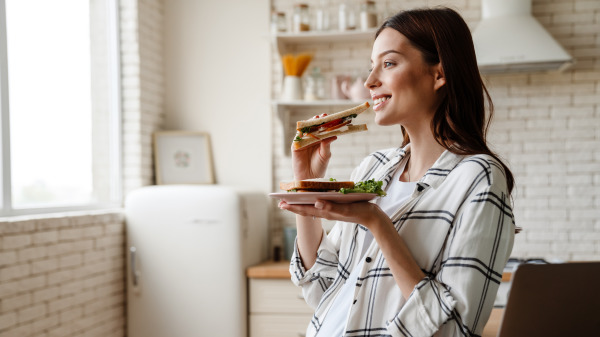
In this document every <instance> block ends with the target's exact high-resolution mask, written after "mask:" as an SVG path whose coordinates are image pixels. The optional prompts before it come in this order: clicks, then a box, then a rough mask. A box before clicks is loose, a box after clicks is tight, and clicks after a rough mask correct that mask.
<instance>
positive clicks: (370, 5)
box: [360, 0, 377, 30]
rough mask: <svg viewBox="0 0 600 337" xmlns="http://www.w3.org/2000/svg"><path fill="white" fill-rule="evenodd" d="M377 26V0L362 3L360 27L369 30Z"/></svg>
mask: <svg viewBox="0 0 600 337" xmlns="http://www.w3.org/2000/svg"><path fill="white" fill-rule="evenodd" d="M375 27H377V11H376V10H375V1H372V0H367V1H364V2H363V3H361V5H360V29H361V30H369V29H371V28H375Z"/></svg>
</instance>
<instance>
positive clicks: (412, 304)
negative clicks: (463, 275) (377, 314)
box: [388, 277, 456, 337]
mask: <svg viewBox="0 0 600 337" xmlns="http://www.w3.org/2000/svg"><path fill="white" fill-rule="evenodd" d="M455 305H456V300H455V299H454V298H453V297H452V295H451V294H450V292H449V291H448V290H447V289H446V287H445V286H444V285H443V284H440V283H439V282H436V281H435V280H431V279H430V278H429V277H426V278H424V279H423V280H421V282H419V284H417V286H416V287H415V289H414V290H413V292H412V293H411V294H410V296H409V297H408V300H407V302H406V304H405V305H404V307H403V308H402V310H401V311H400V313H399V314H398V315H397V316H396V317H395V318H394V319H393V320H392V321H391V322H390V323H389V325H388V331H389V332H390V333H391V334H392V336H411V337H417V336H423V337H425V336H427V337H429V336H431V335H433V334H434V333H436V332H437V331H438V329H439V327H440V326H441V325H442V324H444V322H446V321H447V320H448V319H449V318H450V316H451V315H452V311H453V310H454V307H455Z"/></svg>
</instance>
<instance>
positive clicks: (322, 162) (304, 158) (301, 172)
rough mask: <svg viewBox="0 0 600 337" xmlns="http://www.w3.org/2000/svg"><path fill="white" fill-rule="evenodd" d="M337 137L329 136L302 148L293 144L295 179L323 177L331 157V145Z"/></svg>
mask: <svg viewBox="0 0 600 337" xmlns="http://www.w3.org/2000/svg"><path fill="white" fill-rule="evenodd" d="M336 139H337V137H331V138H327V139H325V140H322V141H320V142H318V143H315V144H312V145H309V146H307V147H305V148H302V149H300V150H296V149H294V146H293V145H292V167H293V169H294V179H296V180H303V179H313V178H323V177H324V176H325V171H327V165H328V164H329V159H330V158H331V150H330V145H331V142H333V141H334V140H336Z"/></svg>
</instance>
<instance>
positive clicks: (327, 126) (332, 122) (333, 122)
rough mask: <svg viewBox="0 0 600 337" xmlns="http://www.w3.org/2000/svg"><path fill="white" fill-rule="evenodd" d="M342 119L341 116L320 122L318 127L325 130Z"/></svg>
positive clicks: (339, 122) (340, 122)
mask: <svg viewBox="0 0 600 337" xmlns="http://www.w3.org/2000/svg"><path fill="white" fill-rule="evenodd" d="M342 120H343V119H342V118H339V119H334V120H332V121H330V122H327V123H324V124H321V125H319V129H321V130H326V129H329V128H332V127H334V126H336V125H338V124H342Z"/></svg>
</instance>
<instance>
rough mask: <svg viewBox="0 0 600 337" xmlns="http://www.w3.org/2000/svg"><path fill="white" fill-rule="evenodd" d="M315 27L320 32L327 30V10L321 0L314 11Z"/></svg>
mask: <svg viewBox="0 0 600 337" xmlns="http://www.w3.org/2000/svg"><path fill="white" fill-rule="evenodd" d="M315 29H316V30H317V31H320V32H323V31H326V30H329V11H328V10H327V4H326V3H325V1H323V0H322V1H321V3H320V5H319V7H317V10H316V11H315Z"/></svg>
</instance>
